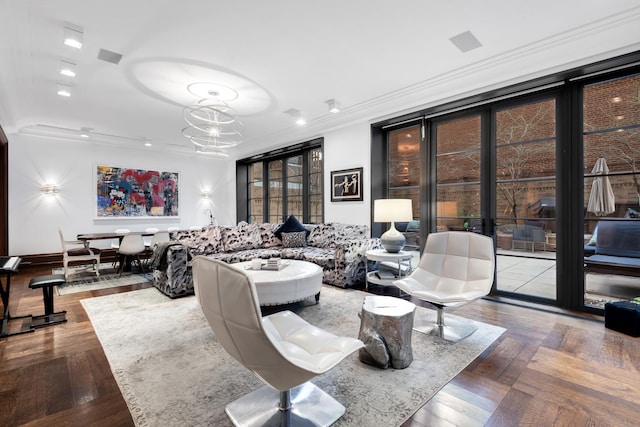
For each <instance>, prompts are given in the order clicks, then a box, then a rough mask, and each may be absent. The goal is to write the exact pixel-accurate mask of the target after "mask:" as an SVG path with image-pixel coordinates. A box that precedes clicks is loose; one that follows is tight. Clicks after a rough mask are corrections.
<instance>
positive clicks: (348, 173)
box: [331, 168, 362, 202]
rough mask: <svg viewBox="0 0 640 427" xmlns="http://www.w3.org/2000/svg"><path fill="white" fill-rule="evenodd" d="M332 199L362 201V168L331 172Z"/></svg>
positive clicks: (334, 200)
mask: <svg viewBox="0 0 640 427" xmlns="http://www.w3.org/2000/svg"><path fill="white" fill-rule="evenodd" d="M331 201H332V202H357V201H362V168H355V169H344V170H339V171H332V172H331Z"/></svg>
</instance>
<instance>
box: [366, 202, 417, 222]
mask: <svg viewBox="0 0 640 427" xmlns="http://www.w3.org/2000/svg"><path fill="white" fill-rule="evenodd" d="M411 220H413V209H412V206H411V199H379V200H374V201H373V221H374V222H394V221H411Z"/></svg>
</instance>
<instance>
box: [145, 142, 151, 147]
mask: <svg viewBox="0 0 640 427" xmlns="http://www.w3.org/2000/svg"><path fill="white" fill-rule="evenodd" d="M152 145H153V144H152V143H150V142H145V143H144V146H145V147H151V146H152Z"/></svg>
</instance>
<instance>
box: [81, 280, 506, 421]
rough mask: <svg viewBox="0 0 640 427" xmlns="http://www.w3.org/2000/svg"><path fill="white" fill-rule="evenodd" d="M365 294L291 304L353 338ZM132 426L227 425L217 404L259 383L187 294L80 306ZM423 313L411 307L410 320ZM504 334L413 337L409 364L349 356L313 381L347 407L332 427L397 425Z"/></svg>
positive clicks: (328, 292) (146, 292)
mask: <svg viewBox="0 0 640 427" xmlns="http://www.w3.org/2000/svg"><path fill="white" fill-rule="evenodd" d="M366 295H367V294H366V293H364V292H361V291H356V290H348V289H347V290H344V289H339V288H336V287H333V286H326V285H325V286H323V289H322V295H321V298H320V303H319V304H311V303H310V302H309V303H303V304H298V305H295V306H293V308H292V310H293V311H295V312H297V313H298V314H299V315H300V316H301V317H303V318H305V319H306V320H307V321H308V322H310V323H312V324H314V325H316V326H319V327H322V328H324V329H326V330H329V331H331V332H333V333H336V334H340V335H347V336H352V337H357V335H358V331H359V326H360V320H359V318H358V314H359V313H360V311H361V308H362V302H363V300H364V297H365V296H366ZM81 302H82V305H83V306H84V308H85V310H86V312H87V313H88V315H89V318H90V319H91V322H92V323H93V327H94V329H95V331H96V334H97V335H98V338H99V340H100V343H101V344H102V347H103V348H104V351H105V354H106V356H107V358H108V360H109V364H110V366H111V370H112V372H113V374H114V376H115V378H116V380H117V382H118V385H119V387H120V390H121V391H122V394H123V396H124V399H125V401H126V402H127V405H128V407H129V409H130V412H131V414H132V417H133V419H134V422H135V424H136V425H137V426H154V427H155V426H163V427H171V426H205V425H206V426H231V425H232V424H231V422H230V421H229V419H228V418H227V416H226V414H225V412H224V408H225V406H226V405H227V404H228V403H229V402H232V401H233V400H235V399H237V398H239V397H241V396H243V395H245V394H247V393H249V392H251V391H252V390H255V389H257V388H259V387H261V386H262V385H263V384H262V383H261V382H260V380H258V379H257V378H256V377H255V376H254V375H253V374H252V373H250V372H249V371H248V370H247V369H246V368H244V367H243V366H241V365H240V364H239V363H237V362H236V361H235V360H234V359H232V358H231V357H230V356H229V355H228V354H227V353H226V352H225V350H224V349H223V348H222V347H221V346H220V345H219V344H218V343H217V342H216V338H215V336H214V335H213V332H212V331H211V329H210V327H209V325H208V323H207V322H206V320H205V318H204V315H203V314H202V312H201V310H200V307H199V305H198V303H197V300H196V298H195V297H193V296H189V297H185V298H180V299H175V300H171V299H169V298H168V297H166V296H164V295H163V294H161V293H160V292H158V290H157V289H155V288H148V289H142V290H138V291H132V292H126V293H121V294H115V295H107V296H102V297H97V298H90V299H84V300H82V301H81ZM429 311H430V310H426V309H423V308H418V311H417V312H416V316H417V317H422V316H423V315H425V314H426V313H427V312H429ZM502 332H504V329H503V328H499V327H495V326H491V325H487V324H483V323H478V330H477V331H476V333H474V334H473V335H471V336H470V337H469V338H467V339H466V340H463V341H461V342H459V343H455V344H451V343H446V342H443V341H440V340H438V339H436V338H434V337H430V336H426V335H424V334H421V333H418V332H414V334H413V338H412V346H413V357H414V360H413V363H412V364H411V365H410V366H409V367H408V368H405V369H401V370H394V369H388V370H382V369H378V368H376V367H373V366H370V365H366V364H364V363H362V362H360V360H359V359H358V352H355V353H353V354H351V355H350V356H349V357H347V358H346V359H345V360H343V361H342V362H341V363H340V364H339V365H338V366H336V367H335V368H334V369H332V370H331V371H329V372H327V373H325V374H324V375H321V376H318V377H316V378H314V379H313V380H312V382H313V383H314V384H316V385H317V386H319V387H320V388H322V389H323V390H324V391H326V392H327V393H329V394H330V395H331V396H333V397H334V398H336V399H337V400H338V401H339V402H341V403H342V404H343V405H344V406H345V407H346V409H347V411H346V414H345V415H344V416H343V417H342V418H341V419H340V420H339V421H338V422H337V423H336V424H335V425H337V426H354V425H360V426H379V427H384V426H396V425H399V424H401V423H402V422H403V421H404V420H406V419H407V418H408V417H410V416H411V415H412V414H413V413H414V412H415V411H417V410H418V409H419V408H420V407H421V406H422V405H423V404H424V403H425V402H426V401H427V400H428V399H430V398H431V396H433V395H434V394H435V393H436V392H437V391H438V390H439V389H440V388H442V387H443V386H444V385H445V384H446V383H447V382H449V381H450V380H451V379H452V378H453V377H455V376H456V375H457V374H458V373H459V372H460V371H461V370H462V369H464V368H465V367H466V366H467V365H468V364H469V363H470V362H471V361H473V360H474V359H475V358H476V357H477V356H478V355H480V354H481V353H482V352H483V351H484V350H485V349H486V348H487V347H488V346H489V345H491V343H492V342H493V341H494V340H496V339H497V338H498V337H499V336H500V335H501V334H502Z"/></svg>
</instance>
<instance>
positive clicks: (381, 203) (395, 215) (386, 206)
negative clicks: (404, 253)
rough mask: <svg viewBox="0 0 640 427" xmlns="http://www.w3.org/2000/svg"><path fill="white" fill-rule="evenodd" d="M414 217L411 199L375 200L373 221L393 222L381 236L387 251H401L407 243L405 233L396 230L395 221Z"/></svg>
mask: <svg viewBox="0 0 640 427" xmlns="http://www.w3.org/2000/svg"><path fill="white" fill-rule="evenodd" d="M412 219H413V209H412V207H411V199H379V200H374V202H373V221H374V222H390V223H391V227H390V228H389V230H387V231H386V232H385V233H384V234H383V235H382V236H380V242H381V243H382V247H383V248H385V250H386V251H387V252H391V253H397V252H400V251H401V250H402V249H403V248H404V245H405V243H406V239H405V237H404V235H403V234H402V233H400V232H399V231H398V230H396V227H395V224H394V221H411V220H412Z"/></svg>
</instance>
